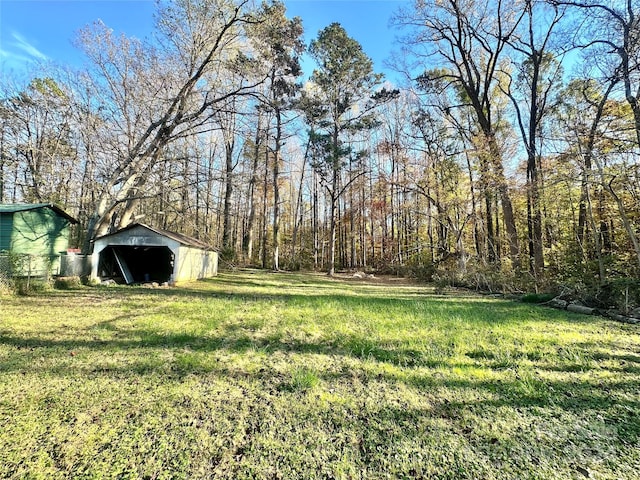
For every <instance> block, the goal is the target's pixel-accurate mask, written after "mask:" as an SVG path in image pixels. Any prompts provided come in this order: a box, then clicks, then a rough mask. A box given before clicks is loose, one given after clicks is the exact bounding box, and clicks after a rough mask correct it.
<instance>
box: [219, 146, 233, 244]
mask: <svg viewBox="0 0 640 480" xmlns="http://www.w3.org/2000/svg"><path fill="white" fill-rule="evenodd" d="M224 159H225V163H224V165H225V168H224V173H225V177H224V178H225V189H224V207H223V208H224V210H223V214H222V218H223V220H222V222H223V223H222V246H223V247H224V248H225V249H228V250H230V249H232V248H233V245H232V243H231V198H232V195H233V169H234V165H233V141H232V140H226V141H225V142H224Z"/></svg>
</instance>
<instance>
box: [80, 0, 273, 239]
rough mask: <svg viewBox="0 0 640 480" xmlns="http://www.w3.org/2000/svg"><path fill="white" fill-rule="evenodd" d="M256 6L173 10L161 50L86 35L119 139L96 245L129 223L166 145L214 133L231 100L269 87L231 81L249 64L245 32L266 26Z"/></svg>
mask: <svg viewBox="0 0 640 480" xmlns="http://www.w3.org/2000/svg"><path fill="white" fill-rule="evenodd" d="M248 5H249V2H248V1H246V0H245V1H241V2H239V3H234V2H233V1H230V0H204V1H198V2H195V1H191V0H178V1H176V2H173V3H171V4H169V5H167V6H165V7H164V8H162V9H161V10H160V12H159V16H158V25H157V34H158V42H159V45H160V46H158V47H154V46H151V45H150V44H146V43H143V42H141V41H138V40H136V39H130V38H126V37H124V36H122V37H119V38H118V37H116V36H114V34H113V32H112V31H111V30H109V29H108V28H107V27H106V26H105V25H103V24H101V23H98V24H95V25H94V26H93V27H91V28H88V29H85V30H84V31H83V32H82V33H81V35H80V39H79V42H80V45H81V46H82V47H83V49H84V51H85V52H86V54H87V56H88V57H89V59H90V60H91V61H92V63H93V66H94V70H93V71H92V78H93V79H94V85H95V88H96V92H100V95H101V98H99V99H98V100H97V101H99V102H100V107H101V108H102V111H101V114H102V116H103V118H104V119H105V128H108V129H109V130H110V131H111V132H112V135H113V139H114V145H113V146H114V151H113V159H112V160H114V162H113V167H112V168H109V169H105V171H103V172H102V175H103V178H104V184H103V188H102V190H101V192H100V197H99V200H98V202H97V205H96V208H95V211H94V214H93V215H94V225H93V227H92V228H91V232H90V233H89V236H90V237H92V236H94V235H100V234H104V233H106V232H107V231H108V230H109V228H110V227H111V226H124V225H125V224H126V223H128V221H129V219H130V218H131V215H132V213H133V210H134V208H135V205H136V202H137V201H138V200H139V199H140V196H141V191H142V189H143V188H144V186H145V184H146V182H147V179H148V177H149V174H150V172H151V171H152V170H153V167H154V165H155V164H156V162H158V161H159V159H160V158H161V157H162V152H163V149H164V147H165V146H166V145H168V144H169V143H171V142H172V141H174V140H175V139H177V138H181V137H184V136H186V135H188V134H191V133H194V132H197V131H199V130H201V129H203V128H207V127H206V124H207V122H208V120H209V119H210V118H211V117H213V116H214V115H215V114H216V112H217V111H219V110H221V109H224V108H225V107H226V105H227V100H228V99H230V98H233V97H235V96H238V95H249V94H251V93H252V90H253V88H254V87H255V86H256V85H257V84H259V83H260V82H261V81H262V79H261V78H258V79H256V78H253V79H247V77H246V76H242V75H226V72H228V71H229V70H234V69H235V70H237V69H240V68H242V67H243V65H244V64H245V63H246V56H244V55H242V54H241V52H240V47H241V46H242V44H243V37H244V35H245V32H244V27H246V26H247V25H249V24H253V23H256V22H259V21H260V15H259V13H258V12H254V11H251V10H250V9H249V8H248ZM123 205H124V207H122V206H123ZM118 215H119V218H118Z"/></svg>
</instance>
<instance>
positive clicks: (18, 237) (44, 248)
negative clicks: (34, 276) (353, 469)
mask: <svg viewBox="0 0 640 480" xmlns="http://www.w3.org/2000/svg"><path fill="white" fill-rule="evenodd" d="M4 216H5V215H2V217H4ZM3 231H4V229H3ZM3 235H4V234H3ZM3 238H4V237H3ZM68 246H69V222H68V221H67V220H66V219H64V218H62V217H60V216H58V215H57V214H56V213H55V212H54V211H53V210H51V209H50V208H38V209H35V210H27V211H23V212H15V213H14V214H13V222H12V225H11V240H10V246H9V247H10V248H8V250H10V251H11V252H12V253H15V254H29V255H34V256H36V257H35V258H34V259H33V260H31V261H30V262H29V264H28V266H23V267H22V268H21V269H22V270H27V269H28V270H29V273H36V272H38V273H39V272H44V271H51V272H52V273H57V271H58V270H59V268H60V253H61V252H64V251H66V250H67V248H68ZM47 259H48V261H47ZM48 262H52V263H51V266H50V268H49V265H48ZM23 273H24V274H26V272H23Z"/></svg>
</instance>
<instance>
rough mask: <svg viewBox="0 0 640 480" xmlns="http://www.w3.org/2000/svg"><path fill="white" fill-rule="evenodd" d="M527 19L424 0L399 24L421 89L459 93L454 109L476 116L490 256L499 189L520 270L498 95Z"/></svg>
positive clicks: (491, 1)
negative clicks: (514, 40)
mask: <svg viewBox="0 0 640 480" xmlns="http://www.w3.org/2000/svg"><path fill="white" fill-rule="evenodd" d="M523 15H524V13H523V12H521V11H520V12H519V7H517V6H516V5H514V4H513V3H511V2H507V1H506V0H420V1H416V2H415V3H414V5H413V7H412V8H411V9H405V10H401V11H400V13H398V14H397V15H396V16H395V18H394V23H395V24H396V25H397V26H401V27H405V28H410V29H411V31H410V32H409V34H408V35H407V36H405V38H404V39H403V43H404V45H405V47H406V53H407V54H408V55H411V56H413V57H414V58H417V59H418V60H419V62H420V66H421V67H422V69H423V70H422V73H421V74H420V75H419V76H418V77H417V78H416V80H417V81H418V83H419V84H420V85H421V86H422V87H423V88H425V89H429V88H430V86H431V85H432V84H433V83H434V82H438V83H439V84H440V85H442V86H443V87H444V88H453V89H457V90H456V91H457V94H458V99H459V105H454V106H453V107H452V108H455V107H458V108H469V109H471V111H473V113H474V117H475V118H474V120H475V122H476V125H477V128H478V134H477V135H476V143H475V146H476V150H477V155H478V158H479V160H480V164H481V165H480V169H481V174H482V177H483V184H484V191H485V204H486V208H487V228H488V237H489V242H490V243H491V244H493V246H492V248H491V249H490V254H491V255H492V257H493V258H495V255H497V254H498V253H499V252H498V251H497V249H496V248H495V241H496V238H495V236H496V229H497V225H496V229H494V226H493V224H492V221H491V209H492V203H493V201H492V196H491V193H490V190H489V187H490V185H492V184H495V185H496V189H497V192H498V195H499V198H500V203H501V205H502V212H503V217H504V223H505V227H506V231H507V232H506V233H507V239H508V244H509V252H510V257H511V259H512V261H513V263H514V266H515V267H517V266H518V265H519V262H520V260H519V244H518V235H517V229H516V219H515V214H514V210H513V205H512V201H511V195H510V192H509V186H508V183H507V180H506V178H505V173H504V165H503V150H502V147H501V145H500V142H499V138H498V136H499V135H498V134H499V128H500V127H499V123H500V122H499V118H497V117H498V115H497V114H498V107H497V106H496V102H495V94H496V89H497V84H498V81H499V74H500V64H501V62H502V61H503V60H504V56H505V51H506V49H507V47H508V41H509V38H510V37H511V36H512V35H513V34H514V33H515V31H516V29H517V28H518V25H519V23H520V21H521V19H522V17H523ZM425 67H426V71H425ZM434 67H439V68H434ZM491 252H493V253H491Z"/></svg>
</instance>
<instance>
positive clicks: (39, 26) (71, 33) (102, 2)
mask: <svg viewBox="0 0 640 480" xmlns="http://www.w3.org/2000/svg"><path fill="white" fill-rule="evenodd" d="M405 3H406V1H405V0H285V4H286V5H287V11H288V15H289V17H293V16H299V17H301V18H302V21H303V25H304V27H305V40H306V41H307V43H308V42H309V41H310V40H311V39H313V38H315V37H316V36H317V33H318V31H319V30H320V29H322V28H324V27H326V26H327V25H329V24H330V23H332V22H339V23H340V24H341V25H342V26H343V27H344V28H345V29H346V31H347V33H348V34H349V35H350V36H351V37H353V38H355V39H356V40H357V41H358V42H360V43H361V44H362V46H363V49H364V51H365V53H367V55H369V56H370V57H371V58H372V59H373V60H374V65H375V69H376V71H378V72H381V71H384V61H385V60H386V59H388V57H389V55H390V52H391V51H392V50H393V49H394V45H393V42H394V37H395V36H396V32H395V31H394V30H393V29H391V28H390V27H389V26H388V23H389V18H390V16H391V14H392V13H393V12H394V11H396V10H397V9H398V7H399V6H400V5H402V4H405ZM154 11H155V2H154V1H153V0H0V69H2V70H3V71H5V72H8V71H22V70H24V69H25V66H28V65H30V64H31V63H33V62H35V61H41V60H44V61H52V62H55V63H60V64H70V65H80V64H81V63H82V56H81V53H80V52H79V51H78V49H76V48H75V47H74V46H73V40H74V38H75V36H76V32H77V31H78V30H79V29H80V28H82V27H84V26H86V25H88V24H90V23H92V22H94V21H96V20H98V19H100V20H102V21H103V22H104V23H105V24H106V25H108V26H109V27H111V28H113V29H114V30H115V31H117V32H123V33H125V34H127V35H131V36H136V37H138V38H144V37H145V36H147V35H148V34H149V32H150V31H151V30H152V28H153V23H154V19H153V13H154Z"/></svg>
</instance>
